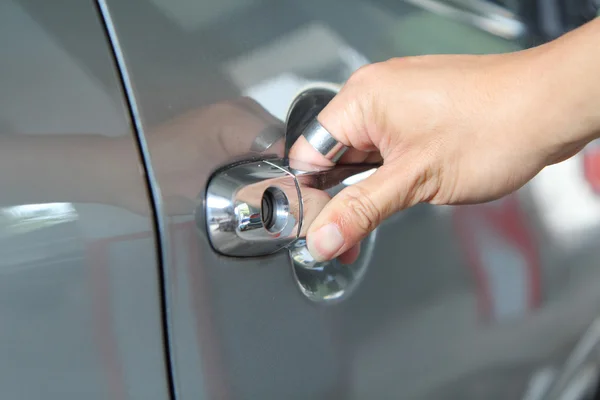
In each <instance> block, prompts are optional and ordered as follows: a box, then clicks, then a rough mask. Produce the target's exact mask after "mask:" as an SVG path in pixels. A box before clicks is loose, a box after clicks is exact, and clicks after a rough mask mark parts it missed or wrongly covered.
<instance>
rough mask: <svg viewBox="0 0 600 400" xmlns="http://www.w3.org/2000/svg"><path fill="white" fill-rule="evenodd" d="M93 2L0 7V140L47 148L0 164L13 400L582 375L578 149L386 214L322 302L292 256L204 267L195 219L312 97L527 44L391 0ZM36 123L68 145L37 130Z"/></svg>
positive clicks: (338, 391) (552, 393)
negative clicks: (444, 60) (494, 193)
mask: <svg viewBox="0 0 600 400" xmlns="http://www.w3.org/2000/svg"><path fill="white" fill-rule="evenodd" d="M100 5H101V6H102V7H100V9H99V8H96V7H93V6H92V5H90V4H85V3H80V2H72V4H69V7H68V12H66V11H65V8H63V6H60V7H59V6H58V5H56V4H51V3H42V2H37V1H34V0H20V1H18V2H17V1H7V2H4V3H2V4H1V5H0V22H2V23H0V31H1V32H2V33H3V35H0V41H2V43H3V46H2V48H3V49H5V51H7V52H8V53H7V55H6V57H3V58H2V59H1V60H0V65H1V66H2V68H0V81H1V82H2V84H3V87H4V88H6V89H5V90H3V91H2V92H0V98H1V99H2V107H0V128H1V129H2V136H1V137H0V139H3V140H6V141H8V140H10V145H11V146H13V145H15V143H17V144H16V145H15V146H16V147H17V148H18V146H21V148H27V149H28V154H29V152H31V154H44V155H46V156H47V157H39V159H36V160H27V159H25V160H26V162H25V163H23V162H21V161H20V162H19V163H17V161H15V165H11V168H14V170H10V169H5V170H4V177H5V178H6V177H8V178H12V177H15V176H16V177H18V178H19V180H17V181H15V180H8V182H9V184H6V185H3V186H2V187H3V191H2V193H1V194H0V202H1V203H2V204H4V205H5V207H3V209H2V214H1V215H2V221H1V222H0V223H1V224H2V227H1V228H0V229H2V232H3V236H2V240H1V241H0V246H2V247H1V252H2V253H1V254H2V262H1V263H2V265H4V266H5V267H4V268H3V270H4V278H5V279H4V280H3V284H2V287H3V288H4V289H3V290H2V291H1V292H0V296H3V297H2V299H0V307H2V308H1V309H2V310H4V311H1V314H0V315H2V316H3V320H4V321H6V322H7V323H6V325H4V324H3V327H2V328H1V329H0V335H2V336H3V337H4V338H5V340H2V341H1V343H2V344H1V345H0V349H2V350H3V354H5V357H3V360H4V361H3V364H2V372H3V373H2V375H0V380H2V385H0V386H1V387H2V389H1V390H2V392H3V393H6V394H7V395H10V396H11V397H14V398H40V397H43V398H61V399H65V398H66V399H68V398H81V397H85V398H90V399H93V398H114V399H120V398H123V399H129V398H131V399H133V398H140V399H154V398H156V399H162V398H169V385H170V380H172V383H173V389H174V393H172V394H174V395H175V397H176V398H183V399H188V398H232V399H245V398H264V399H270V398H290V399H294V398H303V399H304V398H315V399H318V398H327V399H328V398H349V399H352V398H356V399H362V398H390V397H391V398H402V399H470V398H473V399H479V398H486V399H491V400H493V399H527V400H532V399H533V400H536V399H541V398H546V399H555V398H556V399H558V398H561V397H560V396H562V395H563V394H564V392H565V391H574V390H576V389H577V388H578V387H579V386H581V385H584V387H585V385H587V386H593V385H594V380H595V379H596V375H595V374H596V373H597V370H598V347H597V345H598V338H599V337H600V334H599V333H598V332H600V331H599V330H598V328H597V327H598V323H597V322H595V321H596V318H597V315H598V311H599V310H598V304H600V303H599V301H598V300H600V299H599V297H600V292H598V290H597V282H598V279H599V278H600V270H599V269H598V266H597V261H596V260H597V259H598V250H597V247H598V246H597V240H596V238H595V236H597V232H598V224H597V223H596V221H597V219H596V218H595V216H596V215H599V214H598V213H599V211H600V205H599V204H598V203H597V202H596V200H594V199H595V198H596V197H595V196H591V195H590V193H589V192H588V191H587V190H586V187H587V186H586V185H584V184H583V185H582V184H580V183H581V182H582V181H584V178H583V173H582V169H581V168H579V169H578V167H576V166H577V165H578V166H581V159H579V158H575V159H573V160H569V161H568V162H566V163H563V164H559V165H556V166H553V167H550V168H548V169H546V170H545V171H543V172H542V174H540V176H538V177H537V178H536V179H534V180H533V181H532V182H531V184H529V185H528V186H527V187H525V188H524V189H523V190H521V191H520V192H519V193H517V194H516V195H515V196H510V197H508V198H506V199H502V200H501V201H498V202H494V203H490V204H484V205H478V206H469V207H455V208H452V207H430V206H427V205H419V206H417V207H415V208H413V209H411V210H410V211H407V212H403V213H400V214H398V215H396V216H394V217H393V218H391V219H390V220H388V221H386V222H385V223H384V224H383V225H382V226H381V227H380V228H379V229H378V232H377V236H376V239H375V240H374V251H372V252H370V253H369V255H370V256H371V258H370V261H369V265H368V268H367V269H366V271H365V273H364V275H363V278H362V282H360V284H359V285H358V286H357V287H356V289H355V290H354V291H353V293H352V295H351V296H349V297H347V298H344V299H342V300H341V301H339V302H337V303H335V304H331V305H323V304H316V303H314V302H311V301H309V300H308V299H307V298H306V297H304V295H303V293H302V291H301V290H300V289H299V287H298V285H297V283H296V281H295V279H296V276H295V275H294V273H293V271H292V267H291V265H290V260H289V259H288V257H287V255H286V254H284V253H281V254H277V255H274V256H271V257H265V258H261V259H234V258H226V257H221V256H217V255H216V254H215V253H214V252H213V251H212V249H211V247H210V245H209V244H208V241H207V237H206V232H205V230H204V224H203V221H202V215H203V211H204V205H203V198H204V189H205V187H206V183H207V181H208V179H209V177H210V176H211V175H212V174H213V172H215V171H216V170H217V169H219V168H220V167H222V166H225V165H228V164H230V163H232V162H235V161H238V160H244V159H248V158H252V157H257V151H262V150H266V151H262V153H261V154H260V157H263V156H265V155H268V154H270V155H281V154H283V151H284V149H283V148H281V147H278V146H277V145H276V144H275V145H273V143H276V142H277V138H279V137H280V136H281V135H283V134H284V131H285V126H284V124H283V121H284V120H285V117H286V114H287V111H288V107H289V105H290V104H291V103H292V101H293V99H294V97H295V95H296V94H297V93H298V91H299V90H301V89H302V88H303V87H305V86H306V85H310V84H315V83H319V82H322V83H323V82H324V83H326V84H328V83H332V82H333V83H338V84H339V83H342V82H343V81H344V80H345V79H347V78H348V76H349V75H350V74H351V73H352V72H353V71H354V70H356V69H357V68H358V67H360V66H361V65H364V64H365V63H368V62H371V61H378V60H382V59H386V58H389V57H392V56H403V55H409V54H423V53H443V52H473V53H486V52H498V51H506V50H511V49H516V48H519V44H518V43H515V42H511V41H507V40H505V39H499V38H496V37H492V36H490V35H488V34H486V33H483V32H480V31H477V30H473V29H472V28H468V27H466V26H465V25H463V24H462V23H460V22H456V21H454V20H452V19H450V18H447V17H440V16H437V15H435V14H432V13H430V12H426V11H423V10H421V9H419V8H416V7H411V6H409V5H406V4H404V3H403V2H390V1H384V0H379V1H339V0H337V1H336V0H328V1H317V0H308V1H304V2H292V1H274V0H265V1H258V0H228V1H220V2H210V1H199V2H187V1H183V0H179V1H166V0H131V1H127V2H124V1H116V0H114V1H111V0H108V1H107V2H100ZM99 11H104V13H103V14H102V13H100V12H99ZM107 27H108V28H110V29H108V31H109V32H107V30H106V29H105V28H107ZM113 28H114V31H111V30H112V29H113ZM107 33H109V35H107ZM17 35H18V37H19V41H16V40H14V38H15V37H16V36H17ZM115 54H116V55H118V57H116V58H115V57H114V56H115ZM118 68H121V70H120V71H118ZM7 71H8V73H7ZM125 78H127V79H125ZM123 83H124V85H122V84H123ZM132 108H135V112H134V113H133V116H134V119H133V120H132V119H131V118H130V115H131V114H132V113H131V111H132ZM136 118H137V119H136ZM134 126H135V128H134ZM84 132H94V133H97V134H98V135H100V136H101V137H102V138H104V137H108V138H111V137H116V138H118V139H120V140H118V141H117V142H118V143H119V145H118V146H108V147H104V146H103V145H101V143H104V142H105V141H104V140H96V139H98V138H97V137H94V135H93V134H91V133H90V134H83V133H84ZM265 132H268V134H265ZM43 134H46V135H50V134H60V135H61V140H60V141H59V142H62V143H64V144H65V148H64V149H63V150H61V147H58V150H57V146H51V147H47V146H48V143H46V142H47V141H46V142H44V141H39V140H37V141H36V140H29V138H30V137H32V138H38V137H39V138H41V137H42V135H43ZM67 134H68V135H70V136H69V138H70V139H68V140H64V136H62V135H67ZM136 134H137V135H139V136H138V139H139V142H138V141H136ZM47 137H50V136H47ZM52 137H54V136H52ZM21 138H28V139H27V140H25V139H23V140H21ZM81 138H85V139H89V138H93V140H84V141H82V140H79V139H81ZM265 138H270V139H269V140H265ZM57 140H58V139H57ZM110 142H111V143H112V141H110ZM140 144H141V146H140ZM2 147H3V148H7V147H6V145H4V146H2ZM40 149H41V150H43V151H39V150H40ZM65 149H69V150H71V149H76V150H78V151H77V153H78V154H79V152H81V153H82V154H85V155H89V164H90V165H91V166H93V167H95V168H88V169H85V168H81V166H80V165H79V166H77V168H75V166H76V164H74V162H75V161H76V157H74V156H73V154H72V153H69V152H67V150H65ZM257 149H258V150H257ZM49 150H53V151H55V152H56V153H53V152H49ZM146 150H147V153H146V152H145V151H146ZM145 157H147V161H148V163H147V164H146V165H144V164H143V163H142V162H141V161H142V159H143V158H145ZM40 160H46V161H48V160H50V161H53V163H48V164H46V165H44V164H42V165H41V166H42V167H45V168H42V169H40V170H39V173H38V174H31V173H27V171H26V170H25V169H24V167H23V165H25V166H28V165H36V166H38V167H39V166H40V164H39V162H40ZM56 160H66V161H68V162H67V165H69V163H71V162H72V163H73V164H71V165H72V167H71V169H69V168H66V170H67V171H68V172H69V173H71V171H72V173H73V174H74V175H72V176H69V178H66V177H65V175H61V174H58V173H59V172H63V171H64V170H65V169H64V168H61V169H59V168H58V167H54V168H53V167H52V166H53V165H61V166H62V167H64V165H63V163H58V164H55V163H54V161H56ZM93 162H98V164H93ZM92 164H93V165H92ZM99 165H100V166H103V167H105V168H98V166H99ZM110 167H113V168H114V167H117V168H116V170H115V169H113V168H110ZM100 170H101V171H105V172H106V175H104V174H101V176H102V178H104V179H98V176H96V175H94V174H93V173H92V174H91V175H88V177H89V178H92V179H84V180H81V181H77V185H74V186H73V185H71V186H69V189H70V190H69V191H66V190H65V191H56V190H50V189H55V187H56V186H58V187H60V186H61V185H62V184H63V182H65V181H68V182H70V181H73V180H75V179H76V178H77V177H78V176H85V175H84V172H86V173H90V171H91V172H94V171H100ZM16 171H18V172H16ZM53 173H54V174H53ZM38 175H39V176H44V177H45V176H49V177H53V178H54V179H46V180H44V181H42V182H41V183H43V182H51V183H52V184H51V185H49V186H50V189H49V188H48V187H47V186H46V185H42V184H41V183H40V181H39V180H36V179H35V177H36V176H38ZM107 176H108V177H109V178H110V179H106V177H107ZM1 177H2V175H0V178H1ZM2 182H6V181H2ZM32 182H34V183H35V185H33V184H32ZM122 182H127V184H126V185H123V184H122ZM147 183H150V184H151V185H152V186H151V187H148V186H147ZM105 185H106V186H105ZM99 187H102V188H104V190H102V191H98V188H99ZM588 189H589V188H588ZM47 193H52V194H53V195H52V196H49V195H47ZM149 193H150V194H152V195H153V198H152V199H151V198H150V196H149ZM107 194H109V195H107ZM153 207H155V208H156V211H157V213H158V214H156V215H155V214H153ZM155 236H158V238H159V240H158V241H156V240H155ZM159 253H160V255H161V257H162V258H161V259H160V260H159V259H158V257H157V254H159ZM159 261H161V262H162V268H163V269H162V271H159V270H158V267H159ZM161 273H162V275H161ZM161 278H162V279H163V281H164V282H163V283H164V285H165V286H164V288H163V289H164V294H165V297H164V299H162V300H163V301H164V302H161V287H160V284H161ZM161 305H162V306H164V309H163V308H161ZM163 313H164V314H163ZM162 316H164V317H165V319H164V320H162V319H161V317H162ZM167 353H168V355H169V356H170V358H168V357H167ZM582 382H583V383H582ZM578 385H579V386H578Z"/></svg>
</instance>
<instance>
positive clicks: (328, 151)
mask: <svg viewBox="0 0 600 400" xmlns="http://www.w3.org/2000/svg"><path fill="white" fill-rule="evenodd" d="M302 136H304V138H305V139H306V140H307V141H308V143H310V145H311V146H312V147H314V149H315V150H317V151H318V152H319V153H321V154H322V155H323V156H325V158H327V159H328V160H330V161H332V162H334V163H336V162H338V160H339V159H340V158H341V157H342V156H343V155H344V153H345V152H346V150H348V146H346V145H344V144H343V143H340V142H339V141H337V139H335V138H334V137H333V136H331V133H329V131H327V129H325V128H324V127H323V125H321V123H320V122H319V121H318V120H317V119H316V118H315V119H313V121H312V122H310V123H309V124H308V126H307V127H306V129H305V130H304V132H303V133H302Z"/></svg>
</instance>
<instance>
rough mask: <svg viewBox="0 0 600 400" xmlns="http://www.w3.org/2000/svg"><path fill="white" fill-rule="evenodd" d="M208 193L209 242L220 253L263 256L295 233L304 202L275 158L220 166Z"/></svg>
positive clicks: (290, 176)
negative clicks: (221, 168)
mask: <svg viewBox="0 0 600 400" xmlns="http://www.w3.org/2000/svg"><path fill="white" fill-rule="evenodd" d="M206 193H207V195H206V204H205V205H206V224H207V230H208V235H209V240H210V243H211V246H212V247H213V249H214V250H215V251H216V252H218V253H220V254H222V255H226V256H231V257H252V256H264V255H268V254H272V253H274V252H276V251H277V250H279V249H281V248H283V247H286V246H287V245H289V244H291V243H292V242H293V241H294V240H295V239H296V238H297V237H298V233H299V228H300V224H301V221H302V215H301V210H302V206H301V204H300V198H299V190H298V188H297V182H296V179H295V177H294V175H293V174H291V173H290V172H289V171H288V170H287V169H286V168H285V167H284V166H283V164H282V163H281V162H279V161H277V160H271V161H255V162H248V163H244V164H235V165H232V166H231V167H229V168H226V169H223V170H221V171H219V172H218V173H216V174H215V175H214V176H213V177H212V179H211V180H210V182H209V183H208V187H207V192H206Z"/></svg>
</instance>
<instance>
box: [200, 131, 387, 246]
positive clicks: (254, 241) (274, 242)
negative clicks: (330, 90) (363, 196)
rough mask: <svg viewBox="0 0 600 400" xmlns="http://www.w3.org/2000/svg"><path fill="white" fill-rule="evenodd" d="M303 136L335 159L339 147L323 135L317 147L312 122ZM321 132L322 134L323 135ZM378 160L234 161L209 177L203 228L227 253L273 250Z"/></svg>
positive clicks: (291, 239) (296, 236) (299, 232)
mask: <svg viewBox="0 0 600 400" xmlns="http://www.w3.org/2000/svg"><path fill="white" fill-rule="evenodd" d="M305 133H306V135H304V136H305V137H307V140H309V143H311V144H313V147H316V148H317V150H319V151H321V152H322V154H326V155H328V156H329V157H330V158H331V159H337V158H339V155H338V153H340V152H342V151H341V149H342V147H340V146H336V145H335V144H333V145H332V143H331V142H328V141H326V140H322V141H321V142H320V143H322V145H323V147H322V148H318V147H319V146H318V145H316V146H315V141H314V137H311V136H310V135H311V134H312V133H315V124H313V123H311V124H309V125H308V127H307V128H306V130H305ZM322 138H323V137H322V136H321V139H322ZM336 149H337V150H336ZM379 165H380V164H348V165H336V166H333V167H328V168H324V167H315V166H313V165H309V164H305V163H300V162H297V161H294V160H288V159H285V158H281V159H279V158H271V159H263V160H260V161H248V162H241V163H239V162H238V163H236V164H233V165H230V166H227V167H225V168H223V169H221V170H219V171H217V172H216V173H215V174H214V175H213V176H212V178H211V179H210V181H209V183H208V186H207V190H206V200H205V211H206V228H207V232H208V238H209V241H210V244H211V246H212V248H213V249H214V250H215V251H216V252H217V253H220V254H222V255H225V256H231V257H257V256H265V255H269V254H273V253H275V252H277V251H279V250H281V249H283V248H287V247H289V246H291V245H292V244H294V243H295V242H296V241H297V240H298V239H301V238H303V237H305V236H306V231H307V230H308V227H309V226H310V223H311V222H312V221H313V220H314V219H315V218H316V216H317V215H318V214H319V212H320V211H321V210H322V209H323V208H324V207H325V205H326V204H327V203H328V202H329V200H330V199H331V196H332V195H333V194H335V193H336V192H337V191H339V190H340V189H341V188H343V187H344V186H347V185H348V184H352V183H354V181H356V179H354V180H352V179H349V178H351V177H356V176H357V175H358V174H361V173H365V172H366V171H370V170H374V169H375V168H377V167H379Z"/></svg>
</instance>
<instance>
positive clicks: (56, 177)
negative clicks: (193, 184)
mask: <svg viewBox="0 0 600 400" xmlns="http://www.w3.org/2000/svg"><path fill="white" fill-rule="evenodd" d="M65 6H67V4H65ZM74 33H76V34H74ZM0 49H2V57H1V58H0V87H2V90H1V91H0V121H2V123H1V124H0V125H1V128H0V148H1V150H0V152H2V156H1V157H2V163H0V164H1V165H2V171H1V172H0V182H2V190H1V191H0V204H1V208H0V254H1V257H0V274H1V279H0V282H1V283H0V320H1V321H2V322H1V324H0V354H1V355H2V356H1V361H0V393H1V396H2V397H3V398H7V399H8V398H10V399H40V398H44V399H82V398H85V399H129V398H140V399H164V398H166V397H167V396H168V391H167V385H166V382H167V380H166V378H167V370H166V362H165V357H164V340H163V329H162V317H161V300H160V293H161V291H160V284H159V276H160V275H159V269H158V263H157V259H156V248H157V247H156V241H155V238H154V222H153V218H152V212H151V210H152V208H151V202H150V201H149V199H148V196H147V187H146V180H145V177H144V174H143V173H141V171H142V164H141V162H140V156H139V153H138V148H137V144H136V143H137V141H136V139H135V136H134V132H133V131H132V129H131V121H130V119H129V115H128V111H127V104H126V102H125V101H124V98H123V93H122V90H121V87H120V78H119V74H118V72H117V70H116V68H115V65H114V63H113V59H112V57H111V48H110V45H109V43H108V42H107V40H106V37H105V33H104V30H103V27H102V22H101V19H100V18H99V16H98V13H97V11H96V8H95V6H94V5H93V4H91V3H86V2H78V1H71V2H69V4H68V12H65V9H64V7H63V6H60V7H58V5H56V4H54V3H50V2H39V1H27V0H25V1H11V0H8V1H3V2H1V4H0ZM107 141H118V142H119V143H120V144H121V145H120V151H119V152H118V153H111V152H105V151H104V148H103V147H99V146H98V147H97V145H99V144H100V143H104V142H107ZM88 155H89V156H90V157H88V159H87V163H86V164H85V165H78V164H76V163H75V160H77V159H79V158H82V159H85V157H86V156H88ZM121 163H123V165H126V166H128V168H124V169H122V170H120V171H118V174H119V175H120V176H121V177H122V178H124V179H125V180H126V181H127V182H128V184H127V186H122V185H120V184H118V182H119V181H120V180H117V179H114V176H111V177H110V179H103V180H102V182H101V181H100V178H101V177H103V176H104V172H103V173H99V172H100V171H106V172H108V171H112V169H110V166H114V165H119V164H121ZM86 165H88V166H89V167H92V168H93V169H95V170H96V172H97V173H93V177H95V178H97V179H83V177H85V175H84V169H86V168H83V167H85V166H86ZM90 170H91V169H90ZM71 183H72V184H71ZM67 186H68V187H69V188H67ZM99 187H103V188H105V189H106V193H110V196H109V197H110V198H111V199H114V200H115V202H114V203H113V202H112V201H111V202H108V201H106V199H105V198H103V197H101V196H99V195H98V194H99V189H98V188H99ZM72 189H73V190H72ZM125 199H127V201H131V202H132V203H135V204H137V209H136V212H132V211H131V210H128V209H126V208H125V207H122V206H118V205H117V204H119V203H123V202H122V201H121V200H125Z"/></svg>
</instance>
